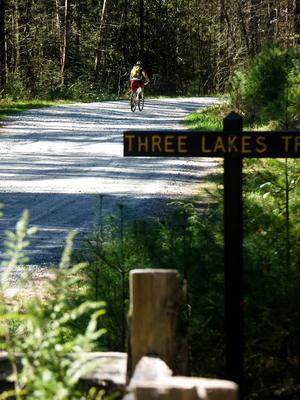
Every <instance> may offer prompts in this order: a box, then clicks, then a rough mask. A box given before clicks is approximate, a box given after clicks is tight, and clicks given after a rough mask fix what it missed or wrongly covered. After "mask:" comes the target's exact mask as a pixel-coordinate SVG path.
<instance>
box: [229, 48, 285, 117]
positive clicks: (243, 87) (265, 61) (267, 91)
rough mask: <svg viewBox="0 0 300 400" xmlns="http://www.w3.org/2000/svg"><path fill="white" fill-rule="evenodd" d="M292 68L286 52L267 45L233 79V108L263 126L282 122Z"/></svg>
mask: <svg viewBox="0 0 300 400" xmlns="http://www.w3.org/2000/svg"><path fill="white" fill-rule="evenodd" d="M289 66H290V57H289V55H288V54H287V53H286V52H284V51H283V50H281V49H280V48H279V47H277V46H275V45H271V44H267V45H265V47H264V48H263V50H262V51H261V53H259V54H258V55H257V56H256V57H254V58H253V59H252V60H251V61H250V62H249V64H248V65H247V66H245V67H243V68H242V69H240V70H238V71H237V72H236V73H235V74H234V76H233V77H232V79H231V83H230V97H231V101H232V105H233V106H234V107H235V108H236V109H238V110H241V111H242V112H243V113H245V114H246V115H247V117H250V118H255V119H257V120H260V121H261V122H266V121H268V120H272V119H275V120H278V119H280V118H283V116H284V113H285V110H286V106H287V99H286V93H285V89H286V85H287V77H288V70H289Z"/></svg>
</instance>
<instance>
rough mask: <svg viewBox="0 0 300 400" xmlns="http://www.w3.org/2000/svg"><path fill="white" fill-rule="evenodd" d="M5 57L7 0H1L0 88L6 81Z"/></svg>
mask: <svg viewBox="0 0 300 400" xmlns="http://www.w3.org/2000/svg"><path fill="white" fill-rule="evenodd" d="M5 58H6V57H5V0H0V90H3V89H4V87H5V82H6V68H5Z"/></svg>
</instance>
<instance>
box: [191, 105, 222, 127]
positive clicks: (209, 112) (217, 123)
mask: <svg viewBox="0 0 300 400" xmlns="http://www.w3.org/2000/svg"><path fill="white" fill-rule="evenodd" d="M223 113H224V105H222V106H220V105H216V106H212V107H206V108H204V109H200V110H199V111H197V112H194V113H192V114H190V115H188V117H186V119H185V125H187V126H188V127H189V128H190V129H197V130H203V131H207V130H208V131H210V130H211V131H213V130H222V129H223V126H222V124H223V122H222V114H223ZM216 115H218V118H216ZM224 117H225V115H224Z"/></svg>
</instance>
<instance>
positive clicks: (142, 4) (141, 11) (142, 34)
mask: <svg viewBox="0 0 300 400" xmlns="http://www.w3.org/2000/svg"><path fill="white" fill-rule="evenodd" d="M144 25H145V15H144V0H140V58H141V59H143V58H144V39H145V26H144Z"/></svg>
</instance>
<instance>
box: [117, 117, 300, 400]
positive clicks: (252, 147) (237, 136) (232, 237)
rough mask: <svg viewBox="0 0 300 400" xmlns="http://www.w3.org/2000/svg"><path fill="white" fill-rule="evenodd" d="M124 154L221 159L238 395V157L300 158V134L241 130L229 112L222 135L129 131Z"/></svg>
mask: <svg viewBox="0 0 300 400" xmlns="http://www.w3.org/2000/svg"><path fill="white" fill-rule="evenodd" d="M124 156H129V157H222V158H224V304H225V305H224V310H225V343H226V377H227V378H228V379H230V380H232V381H234V382H236V383H238V385H239V386H240V393H241V395H240V398H242V397H243V360H244V343H243V342H244V340H243V200H242V186H243V185H242V178H243V158H245V157H246V158H287V157H291V158H300V132H299V131H297V132H290V131H288V132H269V131H268V132H254V131H251V132H245V131H244V132H243V121H242V118H241V117H240V116H239V115H238V114H236V113H234V112H231V113H230V114H229V115H228V116H227V117H226V118H225V119H224V129H223V131H222V132H212V131H209V132H203V131H183V130H181V131H176V130H174V131H129V132H125V133H124Z"/></svg>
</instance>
